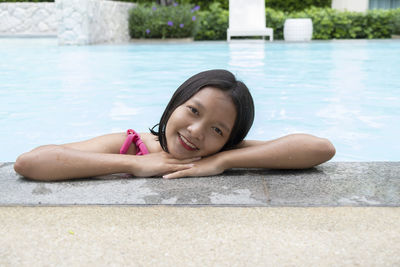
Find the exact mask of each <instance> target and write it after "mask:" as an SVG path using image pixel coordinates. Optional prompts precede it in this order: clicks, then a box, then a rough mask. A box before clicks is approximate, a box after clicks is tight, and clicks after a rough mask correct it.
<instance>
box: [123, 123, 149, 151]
mask: <svg viewBox="0 0 400 267" xmlns="http://www.w3.org/2000/svg"><path fill="white" fill-rule="evenodd" d="M126 133H127V134H128V136H127V137H126V139H125V142H124V144H123V145H122V147H121V149H120V150H119V153H120V154H126V152H127V151H128V149H129V147H130V145H131V144H132V143H135V145H136V155H139V156H140V155H146V154H149V151H148V150H147V147H146V145H145V144H144V143H143V141H142V139H140V136H139V134H138V133H137V132H135V131H134V130H132V129H129V130H128V131H126Z"/></svg>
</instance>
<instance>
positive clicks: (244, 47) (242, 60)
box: [229, 40, 265, 71]
mask: <svg viewBox="0 0 400 267" xmlns="http://www.w3.org/2000/svg"><path fill="white" fill-rule="evenodd" d="M229 59H230V60H229V66H230V68H231V69H245V70H248V71H251V70H252V69H254V70H257V69H259V68H260V67H262V66H264V64H265V42H264V41H260V40H255V41H239V42H237V41H236V42H235V41H231V42H229Z"/></svg>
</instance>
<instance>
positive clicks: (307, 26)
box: [283, 19, 313, 42]
mask: <svg viewBox="0 0 400 267" xmlns="http://www.w3.org/2000/svg"><path fill="white" fill-rule="evenodd" d="M312 33H313V25H312V21H311V19H286V20H285V25H284V28H283V37H284V39H285V41H291V42H308V41H310V40H311V38H312Z"/></svg>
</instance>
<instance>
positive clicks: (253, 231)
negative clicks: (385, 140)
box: [0, 206, 400, 266]
mask: <svg viewBox="0 0 400 267" xmlns="http://www.w3.org/2000/svg"><path fill="white" fill-rule="evenodd" d="M0 221H1V224H2V230H3V231H2V238H1V239H0V266H399V264H400V235H399V229H400V208H383V207H379V208H378V207H374V208H372V207H369V208H366V207H340V208H338V207H337V208H328V207H325V208H267V207H258V208H248V207H247V208H239V207H236V208H234V207H201V208H193V207H167V206H152V207H101V206H91V207H90V206H85V207H82V206H81V207H3V208H0Z"/></svg>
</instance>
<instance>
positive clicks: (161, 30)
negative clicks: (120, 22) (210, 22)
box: [129, 4, 199, 39]
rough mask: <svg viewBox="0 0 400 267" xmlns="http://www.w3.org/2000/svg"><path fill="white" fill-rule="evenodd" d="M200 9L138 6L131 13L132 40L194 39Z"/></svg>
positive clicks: (130, 31)
mask: <svg viewBox="0 0 400 267" xmlns="http://www.w3.org/2000/svg"><path fill="white" fill-rule="evenodd" d="M197 9H198V7H192V6H191V5H188V4H182V5H176V6H175V5H174V6H159V5H156V4H153V5H138V6H137V7H136V8H133V9H132V10H131V11H130V15H129V33H130V36H131V37H132V38H163V39H164V38H183V37H193V36H194V35H195V31H196V29H197V25H198V20H199V19H198V15H197V13H198V11H197Z"/></svg>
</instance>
